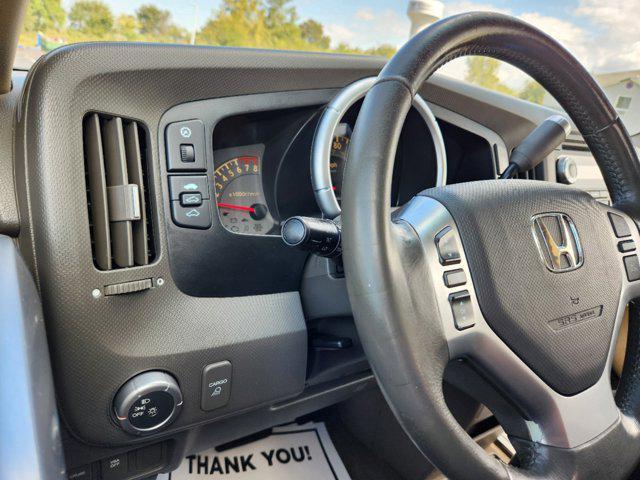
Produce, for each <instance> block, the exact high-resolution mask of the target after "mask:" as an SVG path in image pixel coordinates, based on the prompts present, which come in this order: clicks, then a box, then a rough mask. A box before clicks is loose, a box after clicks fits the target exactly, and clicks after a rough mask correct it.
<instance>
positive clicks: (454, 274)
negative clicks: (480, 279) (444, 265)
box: [444, 268, 467, 288]
mask: <svg viewBox="0 0 640 480" xmlns="http://www.w3.org/2000/svg"><path fill="white" fill-rule="evenodd" d="M465 283H467V274H466V273H464V270H462V269H461V268H458V269H457V270H450V271H448V272H444V284H445V285H446V286H447V287H449V288H452V287H459V286H460V285H464V284H465Z"/></svg>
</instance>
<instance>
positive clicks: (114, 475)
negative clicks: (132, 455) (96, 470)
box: [100, 453, 127, 480]
mask: <svg viewBox="0 0 640 480" xmlns="http://www.w3.org/2000/svg"><path fill="white" fill-rule="evenodd" d="M100 469H101V473H102V480H122V479H123V478H126V477H127V454H126V453H123V454H122V455H116V456H115V457H111V458H107V459H105V460H102V462H100Z"/></svg>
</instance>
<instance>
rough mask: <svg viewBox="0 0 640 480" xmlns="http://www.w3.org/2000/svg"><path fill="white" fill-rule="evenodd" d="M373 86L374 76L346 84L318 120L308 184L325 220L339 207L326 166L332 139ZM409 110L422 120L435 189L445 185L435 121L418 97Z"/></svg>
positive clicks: (441, 146) (442, 152) (440, 140)
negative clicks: (432, 161)
mask: <svg viewBox="0 0 640 480" xmlns="http://www.w3.org/2000/svg"><path fill="white" fill-rule="evenodd" d="M375 83H376V77H367V78H363V79H360V80H358V81H356V82H354V83H352V84H351V85H348V86H347V87H345V88H344V89H343V90H341V91H340V93H338V95H336V96H335V97H334V98H333V99H332V100H331V102H329V104H328V105H327V106H326V108H325V109H324V111H323V112H322V116H321V117H320V120H319V121H318V126H317V128H316V132H315V135H314V137H313V147H312V149H311V184H312V185H313V194H314V195H315V197H316V203H317V204H318V207H320V211H321V212H322V214H323V215H324V217H325V218H330V219H333V218H336V217H337V216H339V215H340V204H339V203H338V199H337V198H336V194H335V191H334V188H333V187H334V185H333V182H332V180H331V167H330V164H331V148H332V147H331V145H332V143H333V137H334V136H335V132H336V129H337V128H338V124H339V123H340V121H341V120H342V118H343V117H344V116H345V115H346V113H347V112H348V111H349V109H350V108H351V107H352V106H353V105H354V104H355V103H356V102H357V101H358V100H360V99H361V98H362V97H364V96H365V95H366V94H367V92H368V91H369V89H370V88H371V87H372V86H373V85H375ZM413 108H415V109H416V111H417V112H418V114H419V115H420V116H421V117H422V120H423V121H424V123H425V125H426V126H427V129H428V130H429V134H430V135H431V140H432V142H433V147H434V150H435V155H436V157H435V160H436V185H435V186H442V185H445V184H446V183H447V153H446V149H445V145H444V139H443V138H442V132H441V131H440V126H439V125H438V121H437V120H436V117H435V116H434V115H433V113H432V112H431V109H430V108H429V106H428V105H427V102H425V101H424V99H423V98H422V97H421V96H420V95H419V94H416V95H415V96H414V97H413Z"/></svg>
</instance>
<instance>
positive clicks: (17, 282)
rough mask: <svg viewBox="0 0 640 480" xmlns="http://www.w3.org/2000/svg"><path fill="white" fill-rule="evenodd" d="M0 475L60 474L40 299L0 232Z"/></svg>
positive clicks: (40, 476) (15, 477) (15, 478)
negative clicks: (0, 329) (0, 325)
mask: <svg viewBox="0 0 640 480" xmlns="http://www.w3.org/2000/svg"><path fill="white" fill-rule="evenodd" d="M0 284H1V285H2V288H0V318H1V319H2V335H0V401H1V402H2V405H3V408H1V409H0V477H2V478H4V479H7V480H18V479H26V478H28V479H33V480H39V479H63V478H66V477H65V473H64V470H65V466H64V458H63V454H62V443H61V440H60V425H59V422H58V410H57V408H56V398H55V393H54V390H53V377H52V374H51V364H50V362H49V349H48V348H47V338H46V333H45V327H44V321H43V320H44V319H43V315H42V307H41V305H40V298H39V297H38V292H37V291H36V288H35V285H34V283H33V278H32V277H31V274H30V273H29V271H28V270H27V268H26V267H25V265H24V262H23V261H22V259H21V258H20V255H19V253H18V250H17V249H16V246H15V244H14V241H13V240H12V239H11V238H9V237H6V236H4V235H0Z"/></svg>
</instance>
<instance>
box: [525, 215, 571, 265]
mask: <svg viewBox="0 0 640 480" xmlns="http://www.w3.org/2000/svg"><path fill="white" fill-rule="evenodd" d="M531 231H532V233H533V239H534V240H535V242H536V245H537V247H538V251H539V253H540V258H541V259H542V263H543V264H544V265H545V266H546V267H547V268H548V269H549V270H550V271H552V272H554V273H561V272H569V271H571V270H575V269H576V268H580V266H582V263H583V262H584V255H583V253H582V246H581V245H580V238H579V237H578V231H577V230H576V226H575V224H574V223H573V220H571V218H570V217H569V215H567V214H565V213H542V214H540V215H536V216H534V217H533V218H532V219H531Z"/></svg>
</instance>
